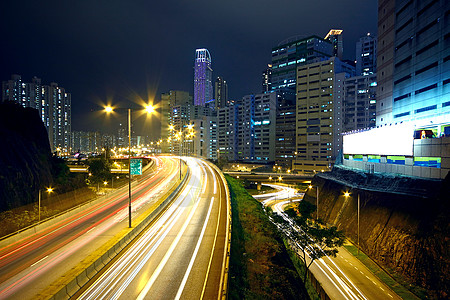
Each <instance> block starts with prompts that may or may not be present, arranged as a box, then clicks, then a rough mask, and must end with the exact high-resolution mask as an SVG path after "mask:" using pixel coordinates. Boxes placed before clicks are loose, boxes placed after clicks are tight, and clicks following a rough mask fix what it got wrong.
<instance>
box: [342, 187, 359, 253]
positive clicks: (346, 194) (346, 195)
mask: <svg viewBox="0 0 450 300" xmlns="http://www.w3.org/2000/svg"><path fill="white" fill-rule="evenodd" d="M344 196H345V197H349V196H350V193H349V192H345V193H344ZM360 204H361V203H360V200H359V193H358V208H357V218H358V229H357V242H358V255H359V212H360Z"/></svg>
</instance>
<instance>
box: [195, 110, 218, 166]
mask: <svg viewBox="0 0 450 300" xmlns="http://www.w3.org/2000/svg"><path fill="white" fill-rule="evenodd" d="M190 124H192V130H193V132H192V136H191V137H190V139H191V140H192V143H193V145H192V148H193V149H192V151H193V152H192V153H193V154H194V155H196V156H199V157H203V158H206V159H211V160H217V117H216V116H201V117H200V118H198V119H194V120H192V121H191V123H190Z"/></svg>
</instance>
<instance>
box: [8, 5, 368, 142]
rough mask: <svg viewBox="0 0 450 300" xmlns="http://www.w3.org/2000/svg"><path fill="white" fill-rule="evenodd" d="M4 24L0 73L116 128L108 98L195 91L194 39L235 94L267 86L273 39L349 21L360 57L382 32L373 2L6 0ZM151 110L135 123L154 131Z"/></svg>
mask: <svg viewBox="0 0 450 300" xmlns="http://www.w3.org/2000/svg"><path fill="white" fill-rule="evenodd" d="M0 24H1V25H0V32H1V50H2V55H1V56H0V57H1V62H0V72H1V74H0V75H1V76H0V79H1V80H2V81H3V80H8V79H10V76H11V74H20V75H22V79H23V80H24V81H25V82H30V81H31V78H32V77H33V76H37V77H39V78H41V79H42V82H43V83H44V84H49V83H50V82H57V83H59V85H60V86H62V87H64V88H65V89H66V90H67V91H68V92H70V93H71V94H72V130H100V131H104V132H108V131H110V132H111V131H113V128H114V127H113V126H112V125H113V124H116V125H115V126H117V122H120V121H121V120H122V119H123V118H122V117H116V118H117V119H116V120H117V122H114V121H112V120H106V119H105V117H103V116H100V115H99V112H98V110H99V109H100V105H101V104H102V103H106V102H112V103H113V104H119V103H120V105H121V106H123V107H129V106H133V107H137V104H133V103H132V102H136V103H137V102H139V100H138V99H139V98H140V99H143V100H146V99H150V101H155V102H158V101H159V99H160V96H159V95H160V94H161V93H164V92H168V91H169V90H186V91H189V92H190V93H191V94H192V93H193V65H194V63H193V60H194V55H195V49H196V48H207V49H208V50H209V51H210V53H211V56H212V67H213V79H215V77H217V76H219V75H220V76H223V77H224V78H225V80H227V82H228V89H229V97H230V98H231V99H237V98H241V97H242V96H244V95H247V94H251V93H259V92H260V91H261V72H262V71H263V70H264V68H265V67H266V66H267V63H270V61H271V48H272V47H274V46H276V45H277V44H278V43H279V42H281V41H282V40H284V39H286V38H288V37H292V36H296V35H305V36H307V35H311V34H315V35H318V36H321V37H324V36H325V35H326V33H327V32H328V30H329V29H331V28H337V29H343V30H344V58H345V59H354V55H355V43H356V41H357V39H359V37H361V36H363V35H365V34H366V33H367V32H371V33H373V34H375V33H376V24H377V1H375V0H370V1H369V0H364V1H361V0H340V1H336V0H317V1H306V0H304V1H301V0H277V1H273V0H227V1H215V0H190V1H186V0H163V1H148V0H147V1H125V0H123V1H117V0H104V1H97V0H77V1H61V0H58V1H47V0H43V1H36V0H33V1H29V0H25V1H2V3H1V4H0ZM153 99H154V100H153ZM96 110H97V112H96ZM121 118H122V119H121ZM153 119H154V122H153V123H155V124H152V125H151V126H153V127H151V128H154V129H155V130H152V131H155V132H154V133H151V132H149V127H148V125H149V124H147V125H144V123H143V122H141V123H139V121H138V122H137V123H136V125H135V129H136V132H137V133H138V134H143V135H150V136H151V135H153V136H154V137H157V136H158V135H159V129H158V126H159V125H158V124H156V119H155V118H153ZM123 120H124V119H123Z"/></svg>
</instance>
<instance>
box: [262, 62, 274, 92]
mask: <svg viewBox="0 0 450 300" xmlns="http://www.w3.org/2000/svg"><path fill="white" fill-rule="evenodd" d="M271 90H272V65H271V64H268V65H267V69H265V70H264V72H263V74H262V91H261V92H262V93H265V92H269V91H271Z"/></svg>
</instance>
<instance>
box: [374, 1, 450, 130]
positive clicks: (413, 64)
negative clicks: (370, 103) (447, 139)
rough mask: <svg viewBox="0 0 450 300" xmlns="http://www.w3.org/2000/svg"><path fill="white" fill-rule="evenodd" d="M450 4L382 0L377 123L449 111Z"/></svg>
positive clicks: (426, 119) (429, 117)
mask: <svg viewBox="0 0 450 300" xmlns="http://www.w3.org/2000/svg"><path fill="white" fill-rule="evenodd" d="M449 7H450V4H449V3H448V1H432V0H428V1H398V0H397V1H394V0H391V1H380V3H379V5H378V8H379V9H378V11H379V21H378V31H379V45H378V48H379V53H378V72H377V74H378V93H379V94H380V96H379V101H378V103H377V125H384V124H390V123H398V122H402V121H406V120H416V121H417V122H419V123H423V124H426V123H428V124H429V122H430V121H431V120H432V119H435V117H436V116H439V117H440V118H445V116H448V114H449V112H450V102H449V101H448V99H449V97H450V87H449V83H450V81H449V77H450V47H449V38H448V36H449V34H448V22H449V21H448V19H449V16H448V13H447V12H448V11H449ZM434 123H436V120H434Z"/></svg>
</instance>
